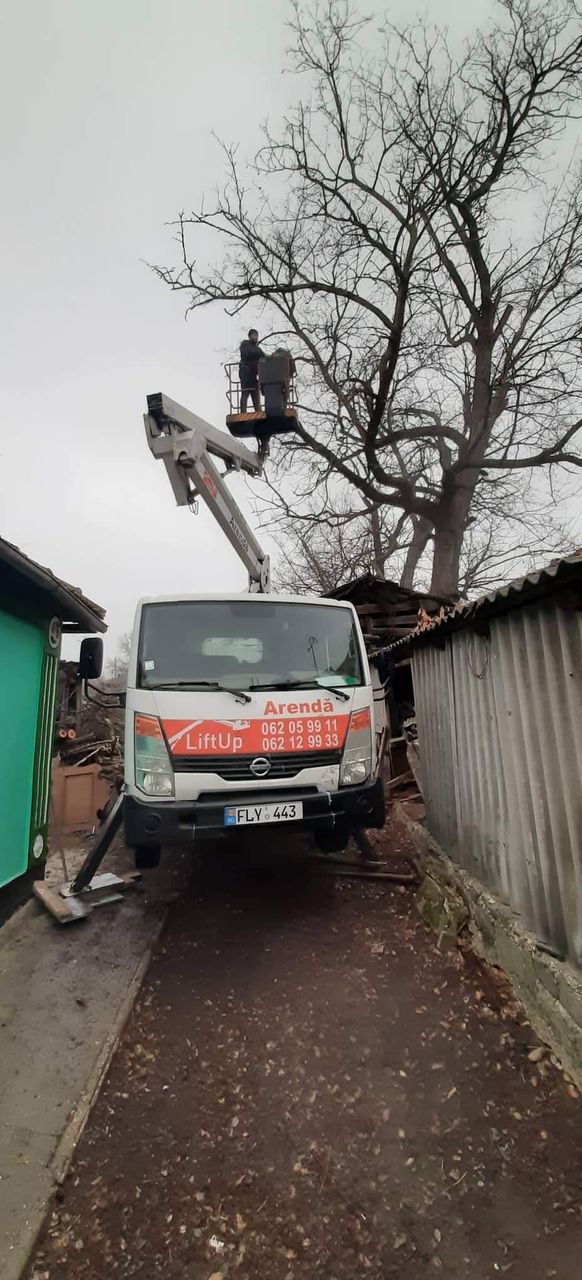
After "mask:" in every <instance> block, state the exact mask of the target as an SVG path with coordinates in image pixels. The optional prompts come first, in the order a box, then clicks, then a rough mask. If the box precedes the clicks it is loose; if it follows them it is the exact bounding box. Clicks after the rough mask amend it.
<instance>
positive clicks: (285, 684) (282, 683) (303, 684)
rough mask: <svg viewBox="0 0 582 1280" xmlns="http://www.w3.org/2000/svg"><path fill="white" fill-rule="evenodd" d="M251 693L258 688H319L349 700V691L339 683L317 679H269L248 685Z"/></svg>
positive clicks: (343, 700) (343, 699) (346, 700)
mask: <svg viewBox="0 0 582 1280" xmlns="http://www.w3.org/2000/svg"><path fill="white" fill-rule="evenodd" d="M249 688H250V691H251V693H254V692H255V690H259V689H321V690H322V691H323V693H335V695H336V697H338V698H341V699H342V702H349V697H350V695H349V693H346V691H345V689H343V688H342V687H341V686H340V685H335V684H319V681H318V680H269V681H267V682H266V683H265V684H252V685H249Z"/></svg>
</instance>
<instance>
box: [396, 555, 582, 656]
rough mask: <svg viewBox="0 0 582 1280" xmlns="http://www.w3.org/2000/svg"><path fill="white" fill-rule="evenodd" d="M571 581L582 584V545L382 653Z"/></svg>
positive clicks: (517, 604) (454, 609)
mask: <svg viewBox="0 0 582 1280" xmlns="http://www.w3.org/2000/svg"><path fill="white" fill-rule="evenodd" d="M570 584H576V585H577V586H582V548H580V549H579V550H578V551H573V552H572V554H571V555H569V556H564V557H563V559H561V560H552V561H551V563H550V564H548V565H545V566H544V567H543V568H542V569H534V570H532V572H531V573H528V574H526V575H525V577H523V578H514V579H513V580H512V581H511V582H507V583H505V584H504V585H503V586H502V587H498V588H497V590H496V591H490V592H488V594H487V595H485V596H480V597H479V598H478V599H477V600H470V601H459V603H458V604H455V605H453V606H452V607H451V608H450V609H447V610H443V611H441V613H440V614H439V616H438V617H437V618H433V619H431V621H430V622H429V623H427V624H426V625H425V626H423V627H416V629H415V630H414V631H411V633H410V635H408V636H405V637H403V639H401V640H396V641H395V642H394V643H393V644H391V645H387V646H386V647H385V648H384V649H382V650H379V651H378V652H381V653H387V652H391V651H393V650H395V649H400V648H402V649H403V648H404V647H405V646H406V647H409V646H410V647H415V646H416V645H417V644H419V643H420V642H422V641H424V642H428V643H430V641H431V639H434V640H435V641H436V640H438V639H440V637H441V636H443V635H446V634H448V633H449V632H451V631H458V630H460V629H461V628H463V627H468V626H471V624H472V623H473V622H474V621H476V620H477V619H483V620H485V619H486V618H492V617H495V616H498V615H499V614H501V613H509V612H510V611H511V610H512V609H518V608H520V606H521V605H524V604H533V603H534V602H535V601H537V600H541V599H543V598H544V597H548V596H552V595H555V594H556V592H557V591H558V590H561V589H563V588H566V587H568V586H569V585H570Z"/></svg>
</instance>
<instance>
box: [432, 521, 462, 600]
mask: <svg viewBox="0 0 582 1280" xmlns="http://www.w3.org/2000/svg"><path fill="white" fill-rule="evenodd" d="M463 536H464V529H462V528H461V529H435V535H434V557H433V562H432V579H431V584H430V589H431V591H432V592H434V594H435V596H457V595H458V594H459V564H460V559H461V550H462V546H463Z"/></svg>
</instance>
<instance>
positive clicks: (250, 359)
mask: <svg viewBox="0 0 582 1280" xmlns="http://www.w3.org/2000/svg"><path fill="white" fill-rule="evenodd" d="M264 354H265V353H264V351H261V348H260V346H259V335H258V332H257V330H256V329H249V335H248V338H244V339H243V341H242V342H241V344H240V364H239V367H238V372H239V377H240V387H241V396H240V411H241V413H246V408H247V404H248V401H249V396H250V397H251V400H252V402H253V407H254V409H255V412H256V413H260V412H261V393H260V391H259V360H261V359H262V357H263V356H264Z"/></svg>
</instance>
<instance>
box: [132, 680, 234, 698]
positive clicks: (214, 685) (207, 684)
mask: <svg viewBox="0 0 582 1280" xmlns="http://www.w3.org/2000/svg"><path fill="white" fill-rule="evenodd" d="M143 687H144V688H146V689H154V690H155V689H218V691H219V693H231V694H232V696H233V698H236V699H237V701H238V702H250V701H251V697H250V694H248V693H245V691H244V689H229V688H228V685H226V684H220V682H219V681H218V680H169V681H168V682H167V683H164V684H148V685H144V686H143Z"/></svg>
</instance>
